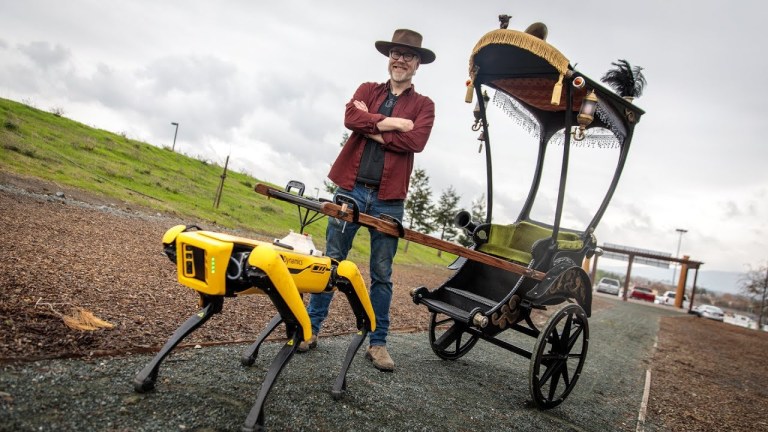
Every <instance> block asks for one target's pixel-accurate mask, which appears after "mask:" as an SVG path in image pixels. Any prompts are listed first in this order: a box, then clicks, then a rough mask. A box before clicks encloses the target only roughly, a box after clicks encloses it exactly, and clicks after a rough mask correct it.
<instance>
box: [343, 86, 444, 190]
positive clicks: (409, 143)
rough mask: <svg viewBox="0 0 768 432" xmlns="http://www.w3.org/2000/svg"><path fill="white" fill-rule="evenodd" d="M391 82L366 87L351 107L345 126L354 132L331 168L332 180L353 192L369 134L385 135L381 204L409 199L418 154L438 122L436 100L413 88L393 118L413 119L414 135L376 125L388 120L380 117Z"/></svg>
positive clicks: (400, 96)
mask: <svg viewBox="0 0 768 432" xmlns="http://www.w3.org/2000/svg"><path fill="white" fill-rule="evenodd" d="M389 90H390V87H389V82H386V83H372V82H369V83H363V84H361V85H360V87H358V89H357V91H355V94H354V96H352V99H351V100H350V101H349V102H348V103H347V107H346V111H345V114H344V126H346V127H347V128H348V129H350V130H351V131H352V134H350V136H349V139H348V140H347V142H346V143H345V144H344V147H342V149H341V152H339V155H338V157H337V158H336V161H335V162H334V163H333V166H332V167H331V171H330V173H328V178H329V179H331V181H332V182H334V183H335V184H336V185H338V186H340V187H342V188H344V189H353V188H354V187H355V181H356V180H357V173H358V170H359V168H360V158H361V156H362V154H363V150H364V149H365V142H366V141H367V138H366V137H365V134H381V135H382V138H383V139H384V144H381V145H380V146H381V148H382V149H384V151H385V152H384V168H383V170H382V173H381V182H380V183H379V193H378V198H379V199H381V200H397V199H405V197H406V195H407V194H408V185H409V182H410V177H411V172H412V171H413V159H414V153H419V152H421V151H422V150H424V147H425V146H426V145H427V140H428V139H429V134H430V132H432V125H433V123H434V121H435V104H434V102H432V99H430V98H428V97H426V96H423V95H421V94H419V93H416V90H415V88H414V87H413V86H411V88H409V89H407V90H406V91H404V92H403V93H402V94H401V95H399V96H398V99H397V104H395V106H394V109H393V110H392V117H400V118H406V119H410V120H412V121H413V123H414V127H413V130H411V131H410V132H399V131H387V132H382V131H380V130H379V129H378V127H376V124H377V123H378V122H380V121H382V120H384V118H385V116H384V115H383V114H379V112H378V111H379V108H380V107H381V104H382V103H383V102H384V100H386V98H387V94H388V93H389ZM355 100H359V101H361V102H363V103H365V104H366V106H368V110H369V112H365V111H362V110H359V109H357V108H356V107H355V106H354V104H353V102H354V101H355Z"/></svg>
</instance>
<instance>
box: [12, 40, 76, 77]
mask: <svg viewBox="0 0 768 432" xmlns="http://www.w3.org/2000/svg"><path fill="white" fill-rule="evenodd" d="M18 48H19V51H20V52H22V53H23V54H25V55H26V56H27V57H29V59H30V60H32V61H33V62H34V64H35V65H36V66H39V67H40V68H42V69H44V70H45V69H49V68H53V67H58V66H61V65H62V64H64V63H65V62H66V61H67V60H69V58H70V57H71V56H72V53H71V52H70V50H68V49H66V48H64V47H63V46H61V45H60V44H56V45H53V46H52V45H51V44H50V43H48V42H41V41H36V42H31V43H29V44H26V45H19V47H18Z"/></svg>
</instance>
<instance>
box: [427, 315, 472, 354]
mask: <svg viewBox="0 0 768 432" xmlns="http://www.w3.org/2000/svg"><path fill="white" fill-rule="evenodd" d="M466 330H467V326H466V324H462V323H460V322H457V321H456V320H454V319H453V318H449V317H446V316H445V315H442V314H440V317H439V319H438V314H437V313H436V312H433V313H432V320H431V321H430V323H429V345H430V346H431V347H432V351H434V352H435V354H437V356H438V357H440V358H441V359H445V360H456V359H457V358H459V357H461V356H463V355H464V354H466V353H468V352H469V350H471V349H472V347H473V346H475V344H476V343H477V340H478V337H477V336H475V335H472V334H469V333H467V331H466Z"/></svg>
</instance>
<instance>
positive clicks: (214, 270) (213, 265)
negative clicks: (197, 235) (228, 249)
mask: <svg viewBox="0 0 768 432" xmlns="http://www.w3.org/2000/svg"><path fill="white" fill-rule="evenodd" d="M211 273H216V257H211Z"/></svg>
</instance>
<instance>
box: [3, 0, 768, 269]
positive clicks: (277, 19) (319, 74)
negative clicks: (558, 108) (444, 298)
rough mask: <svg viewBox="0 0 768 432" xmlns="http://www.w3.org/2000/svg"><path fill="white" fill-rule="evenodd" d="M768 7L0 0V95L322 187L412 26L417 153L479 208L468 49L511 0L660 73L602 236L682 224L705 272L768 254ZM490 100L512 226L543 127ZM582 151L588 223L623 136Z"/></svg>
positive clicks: (605, 63) (586, 45) (600, 68)
mask: <svg viewBox="0 0 768 432" xmlns="http://www.w3.org/2000/svg"><path fill="white" fill-rule="evenodd" d="M267 4H268V5H267ZM763 4H764V3H763V2H758V1H736V2H726V1H713V0H703V1H702V0H697V1H694V0H685V1H670V0H647V1H643V2H612V1H607V0H603V1H597V0H582V1H580V2H576V3H574V2H564V1H559V0H550V1H525V2H524V1H474V2H468V1H453V0H442V1H419V2H416V1H399V0H395V1H388V2H368V1H356V2H352V1H338V0H337V1H322V2H311V1H294V0H283V1H280V2H268V3H267V2H255V1H227V2H211V1H202V0H171V1H149V0H133V1H130V2H127V1H126V2H117V1H111V2H110V1H103V0H68V1H59V0H25V1H13V0H0V97H3V98H8V99H13V100H16V101H19V102H25V103H29V104H33V105H34V106H36V107H37V108H40V109H43V110H50V109H51V108H54V107H57V108H60V109H63V110H64V115H65V116H66V117H69V118H71V119H74V120H77V121H80V122H83V123H85V124H88V125H92V126H95V127H98V128H101V129H106V130H109V131H113V132H121V133H126V134H127V135H128V136H129V137H131V138H134V139H139V140H142V141H145V142H148V143H151V144H154V145H158V146H170V145H171V144H172V141H173V133H174V127H173V126H172V125H171V122H178V123H179V124H180V126H179V131H178V138H177V142H176V149H177V150H178V151H180V152H183V153H185V154H188V155H190V156H193V157H201V158H205V159H208V160H211V161H215V162H218V163H221V164H223V161H224V159H225V158H226V156H227V155H228V154H230V155H231V159H230V164H231V166H232V168H233V169H235V170H237V171H244V172H247V173H249V174H252V175H254V176H256V177H258V178H261V179H264V180H267V181H270V182H274V183H277V184H284V183H285V182H286V181H287V180H289V179H297V180H301V181H303V182H305V183H306V184H307V186H308V189H310V190H313V189H314V187H322V182H323V180H324V179H325V178H326V177H325V176H326V174H327V172H328V169H329V167H330V164H331V163H332V162H333V160H334V158H335V156H336V154H337V153H338V149H339V142H340V140H341V137H342V134H343V133H344V131H345V129H344V126H343V113H344V104H345V103H346V102H347V101H348V100H349V99H350V97H351V96H352V94H353V92H354V91H355V89H356V88H357V86H358V85H359V84H360V83H361V82H364V81H377V82H382V81H385V80H386V79H387V78H388V75H387V71H386V67H387V59H386V58H385V57H384V56H382V55H381V54H379V53H378V52H377V51H376V50H375V48H374V42H375V41H377V40H389V39H391V37H392V32H393V30H394V29H396V28H411V29H414V30H417V31H419V32H421V33H422V34H423V36H424V46H425V47H427V48H429V49H431V50H433V51H434V52H435V53H436V54H437V60H436V61H435V62H434V63H432V64H429V65H423V66H421V67H420V68H419V70H418V72H417V74H416V76H415V78H414V84H415V85H416V89H417V91H418V92H420V93H422V94H425V95H427V96H430V97H431V98H432V99H433V100H434V101H435V104H436V115H437V118H436V121H435V126H434V129H433V132H432V136H431V139H430V141H429V144H428V145H427V148H426V150H425V151H424V152H423V153H421V154H418V155H417V157H416V166H417V167H419V168H422V169H424V170H426V172H427V174H428V175H429V176H430V184H431V186H432V190H433V194H434V196H435V199H437V197H438V196H439V194H440V193H441V192H442V191H444V190H446V189H447V188H448V187H449V186H453V187H454V189H455V190H456V191H457V192H458V193H459V194H460V195H461V196H462V205H463V206H464V207H467V208H468V207H469V206H470V204H471V202H472V200H475V199H477V198H478V197H479V196H480V194H482V193H483V192H484V187H485V168H484V158H485V156H484V154H483V153H478V141H477V140H476V138H477V133H476V132H472V131H471V130H470V126H471V124H472V120H473V117H472V106H471V105H469V104H465V103H464V101H463V98H464V92H465V87H464V83H465V81H466V79H467V67H468V60H469V54H470V52H471V50H472V48H473V47H474V45H475V43H476V42H477V41H478V40H479V39H480V37H481V36H482V35H484V34H485V33H486V32H488V31H490V30H493V29H495V28H498V18H497V17H498V15H499V14H501V13H506V14H510V15H512V16H513V18H512V20H511V21H510V28H514V29H518V30H523V29H525V28H526V27H527V26H528V25H529V24H531V23H533V22H536V21H542V22H544V23H546V24H547V25H548V27H549V37H548V40H547V41H548V42H549V43H551V44H552V45H554V46H555V47H557V48H558V49H559V50H560V51H561V52H562V53H563V54H564V55H565V56H566V57H567V58H568V59H569V60H570V62H571V64H572V65H575V66H576V69H578V70H580V71H581V72H583V73H585V74H586V75H588V76H590V77H591V78H593V79H595V80H598V79H599V78H600V77H601V76H602V74H603V73H604V72H605V71H606V70H608V69H609V68H610V67H611V62H614V61H616V60H617V59H626V60H628V61H629V62H630V63H631V64H633V65H639V66H642V67H643V68H644V70H643V73H644V75H645V77H646V79H647V81H648V85H647V87H646V89H645V93H644V94H643V96H642V97H640V98H638V99H637V100H636V101H635V103H636V104H637V105H638V106H639V107H641V108H642V109H644V110H645V111H646V115H645V116H644V117H643V118H642V119H641V121H640V123H639V124H638V126H637V129H636V132H635V137H634V140H633V142H632V148H631V151H630V154H629V159H628V162H627V166H626V169H625V172H624V176H623V177H622V179H621V182H620V183H619V187H618V189H617V192H616V195H615V196H614V199H613V201H612V203H611V205H610V206H609V208H608V211H607V212H606V214H605V217H604V218H603V220H602V222H601V224H600V226H599V227H598V230H597V233H596V234H597V237H598V241H599V242H600V243H603V242H608V243H614V244H620V245H627V246H632V247H638V248H643V249H649V250H654V251H659V252H667V253H671V254H673V255H675V254H676V253H677V246H678V242H679V241H680V237H679V236H678V233H677V232H676V231H675V230H676V228H683V229H687V230H688V232H687V233H686V234H685V235H684V236H683V237H682V245H681V249H680V252H681V255H684V254H688V255H690V256H691V257H692V259H696V260H700V261H704V262H705V265H704V267H702V270H725V271H735V272H741V271H744V270H746V266H747V265H752V266H758V265H760V264H764V263H765V262H766V260H768V250H767V248H766V240H765V238H766V235H767V234H768V232H767V231H768V169H766V162H768V157H766V152H768V145H766V144H765V142H763V141H764V140H761V139H760V138H759V137H760V136H764V134H763V133H761V132H762V130H763V129H764V127H763V125H764V124H765V122H766V118H768V113H766V108H765V106H766V105H765V104H763V103H762V100H761V99H762V95H763V94H764V93H765V89H764V86H765V79H764V78H763V76H762V74H763V73H764V71H766V70H768V60H767V59H766V56H765V55H763V51H764V48H765V43H766V37H765V36H764V32H763V27H764V26H765V23H764V18H765V16H766V11H765V9H766V6H763ZM619 5H621V6H619ZM489 115H490V119H489V122H490V135H491V140H492V141H491V143H492V145H494V147H493V155H494V160H495V166H494V175H495V187H496V194H495V198H494V199H495V202H494V209H493V210H494V219H495V220H496V221H497V222H510V221H512V220H514V219H515V217H516V216H517V212H518V210H519V205H520V204H521V202H522V200H524V198H525V193H526V192H527V190H528V187H529V184H530V174H531V168H532V165H533V163H534V148H535V140H534V139H533V138H531V137H530V136H528V135H526V134H525V133H524V132H521V131H520V128H519V127H517V126H516V125H515V123H514V122H513V121H512V120H511V119H509V118H508V117H506V116H505V115H504V114H503V113H502V112H501V111H500V110H499V109H498V108H497V107H495V106H494V107H492V108H491V109H490V112H489ZM553 147H554V150H552V153H553V154H555V155H556V154H557V152H558V151H560V150H559V149H557V147H558V146H553ZM572 155H573V157H574V168H573V170H572V173H570V174H569V175H570V176H571V177H569V179H571V180H572V181H571V182H570V183H569V189H568V197H569V198H568V201H567V202H566V214H565V216H564V222H565V223H566V224H567V225H568V226H573V227H575V228H581V227H583V226H584V225H585V224H586V223H587V222H588V220H589V216H591V214H592V213H593V212H594V211H595V210H596V208H597V203H599V200H600V199H601V198H602V194H603V192H604V191H605V188H606V186H607V183H608V181H609V180H610V174H611V172H612V170H613V166H614V164H615V161H616V156H617V155H618V152H617V151H615V150H597V149H575V150H574V151H573V152H572ZM550 162H556V161H550ZM548 166H549V165H548ZM551 166H552V167H554V168H553V170H559V168H558V167H557V166H556V164H555V163H552V164H551ZM549 177H550V176H548V178H549ZM550 181H551V180H550ZM554 197H555V191H554V190H552V191H549V190H544V191H542V195H541V197H540V199H539V201H538V202H537V209H536V212H535V213H534V214H535V215H546V214H547V210H548V209H551V208H552V207H553V206H554V199H555V198H554ZM538 219H540V220H543V221H545V222H551V220H547V218H546V216H541V217H538Z"/></svg>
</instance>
